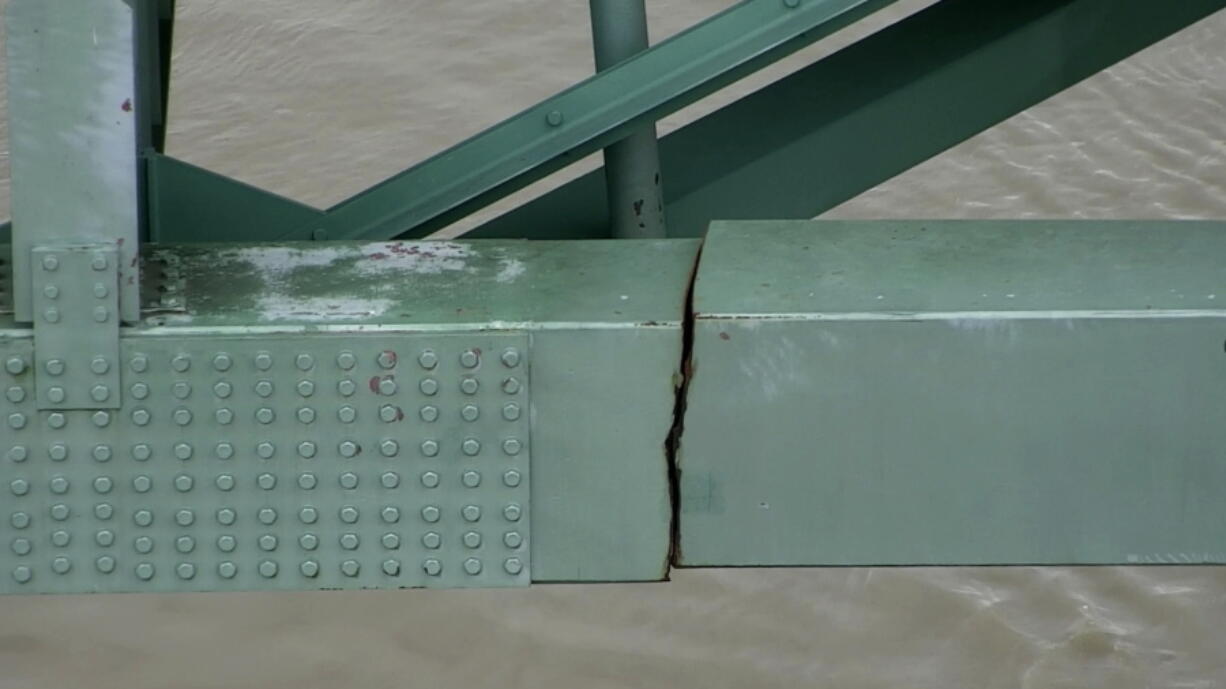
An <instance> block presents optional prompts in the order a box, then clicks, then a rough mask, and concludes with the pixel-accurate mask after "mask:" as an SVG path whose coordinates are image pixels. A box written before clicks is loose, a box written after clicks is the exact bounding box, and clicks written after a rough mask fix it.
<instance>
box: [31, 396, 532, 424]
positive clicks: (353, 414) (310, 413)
mask: <svg viewBox="0 0 1226 689" xmlns="http://www.w3.org/2000/svg"><path fill="white" fill-rule="evenodd" d="M18 389H20V388H18ZM11 397H12V395H10V398H11ZM20 397H21V399H25V392H24V391H22V392H21V395H20ZM140 399H144V398H143V397H141V398H140ZM18 401H21V400H18ZM99 401H101V400H99ZM522 414H523V411H522V409H521V408H520V406H519V405H518V404H516V403H514V402H510V403H507V404H504V405H503V406H502V418H503V419H505V420H507V421H518V420H519V418H520V416H521V415H522ZM419 415H420V417H421V419H422V421H425V422H427V423H433V422H435V421H437V420H438V418H439V410H438V407H434V406H425V407H422V408H421V410H420V412H419ZM480 415H481V409H480V408H479V407H478V406H477V405H474V404H466V405H464V406H463V407H461V408H460V418H461V419H463V420H465V421H469V422H472V421H476V420H477V419H478V418H479V417H480ZM294 416H295V418H297V419H298V421H299V422H301V423H303V424H312V423H314V422H315V420H316V418H317V416H316V411H315V409H314V408H312V407H300V408H299V409H298V410H297V411H296V412H295V414H294ZM403 416H404V412H403V411H402V410H401V409H400V408H399V407H396V406H393V405H390V404H385V405H383V406H381V407H380V408H379V419H380V420H381V421H383V422H385V423H393V422H395V421H399V420H401V419H402V418H403ZM130 418H131V419H132V423H133V424H135V425H137V426H147V425H149V423H150V422H151V421H152V420H153V415H152V414H151V413H150V412H149V410H148V409H146V408H143V407H140V408H137V409H133V410H132V413H131V414H130ZM194 418H195V415H194V414H192V411H191V410H190V409H188V408H186V407H180V408H178V409H175V410H174V411H173V412H172V413H171V419H173V420H174V422H175V423H176V424H178V425H180V426H187V425H190V424H191V423H192V420H193V419H194ZM213 418H215V419H216V420H217V422H218V423H220V424H222V425H229V424H231V423H233V422H234V412H233V411H232V410H230V409H228V408H225V407H223V408H221V409H217V410H215V411H214V412H213ZM253 418H254V419H255V420H256V421H257V422H258V423H260V424H263V425H268V424H271V423H273V422H274V421H276V420H277V413H276V411H275V410H274V409H272V408H271V407H261V408H260V409H257V410H256V411H255V413H254V414H253ZM336 418H337V420H338V421H340V422H341V423H354V422H355V421H357V418H358V410H357V409H355V408H354V407H352V406H350V405H344V406H342V407H340V408H339V409H337V410H336ZM92 420H93V422H94V425H95V426H98V427H99V428H103V427H105V426H107V425H109V424H110V421H111V415H110V413H109V412H97V413H96V414H94V416H93V419H92ZM28 423H29V418H28V417H27V416H26V414H23V413H21V412H14V413H12V414H10V415H9V426H10V427H12V428H13V429H16V430H21V429H23V428H25V427H26V425H27V424H28ZM67 424H68V417H67V416H66V415H65V414H63V413H62V412H52V413H50V414H48V415H47V426H48V427H50V428H52V429H57V430H58V429H61V428H64V427H65V426H66V425H67Z"/></svg>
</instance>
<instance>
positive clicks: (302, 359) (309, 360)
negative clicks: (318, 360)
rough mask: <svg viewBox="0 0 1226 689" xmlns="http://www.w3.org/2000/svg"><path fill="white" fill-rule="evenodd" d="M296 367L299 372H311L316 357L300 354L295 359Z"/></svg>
mask: <svg viewBox="0 0 1226 689" xmlns="http://www.w3.org/2000/svg"><path fill="white" fill-rule="evenodd" d="M294 365H295V366H297V367H298V370H299V371H310V370H311V369H312V368H313V367H314V366H315V357H313V356H311V355H310V354H299V355H298V356H297V357H295V358H294Z"/></svg>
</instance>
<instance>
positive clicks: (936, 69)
mask: <svg viewBox="0 0 1226 689" xmlns="http://www.w3.org/2000/svg"><path fill="white" fill-rule="evenodd" d="M1223 7H1226V2H1223V1H1222V0H1189V1H1186V2H1178V3H1155V2H1141V1H1136V2H1119V1H1118V0H1073V1H1071V2H1070V1H1068V0H1036V1H1032V2H1015V1H1013V0H943V1H942V2H940V3H937V4H936V5H934V6H932V7H930V8H928V9H925V10H923V11H921V12H919V13H917V14H915V15H913V16H911V17H908V18H906V19H904V20H902V21H900V22H899V23H897V24H895V25H893V26H891V27H889V28H886V29H883V30H882V31H880V32H878V33H876V34H873V35H871V36H868V37H866V38H864V39H863V40H861V41H859V42H857V43H855V44H853V45H851V46H849V47H847V48H845V49H843V50H841V51H839V52H837V53H835V54H834V55H831V56H830V57H827V58H824V59H822V60H820V61H818V62H816V63H814V64H813V65H811V66H809V67H806V68H805V69H803V70H801V71H799V72H797V73H796V74H794V75H792V76H790V77H786V78H784V79H782V80H780V81H778V82H776V83H774V84H771V85H770V86H767V87H765V88H763V89H762V90H760V91H757V92H755V93H752V94H750V95H748V96H746V97H744V98H742V99H741V100H739V101H737V102H736V103H734V104H732V105H730V106H728V107H725V108H723V109H721V110H718V111H716V112H714V113H712V114H711V115H708V116H706V117H705V118H703V119H701V120H699V121H697V122H695V123H694V124H691V125H688V126H686V127H683V128H681V129H680V130H678V131H676V132H674V133H672V134H670V135H668V136H666V137H664V138H663V139H662V140H661V142H660V156H661V167H662V171H663V178H664V180H665V181H666V184H665V188H664V193H665V210H666V214H667V218H668V227H669V233H670V234H671V235H672V236H701V235H702V234H703V233H705V232H706V228H707V225H708V224H709V223H710V222H711V221H713V220H726V219H736V218H743V219H759V218H779V219H783V218H795V219H807V218H812V217H815V216H817V215H820V214H821V213H823V212H825V211H827V210H829V209H831V208H833V207H835V206H836V205H838V204H840V203H842V202H843V201H846V200H847V199H850V198H852V197H854V196H856V195H857V194H860V193H862V192H864V191H867V190H868V189H871V188H873V187H874V186H876V185H877V184H880V183H882V182H884V181H886V180H887V179H890V178H891V177H893V176H895V175H897V174H899V173H901V172H903V171H905V170H907V169H909V168H911V167H912V166H915V165H918V164H919V163H921V162H923V161H924V160H927V159H928V158H930V157H932V156H934V155H937V154H939V153H940V152H942V151H944V150H946V149H948V148H949V147H950V146H953V145H955V144H957V143H959V142H961V141H963V140H965V139H967V138H970V137H971V136H973V135H975V134H977V133H979V132H981V131H983V130H985V129H987V128H988V127H991V126H992V125H994V124H996V123H998V122H1000V121H1002V120H1004V119H1005V118H1007V117H1010V116H1011V115H1013V114H1015V113H1017V112H1020V111H1022V110H1023V109H1025V108H1027V107H1030V106H1032V105H1034V104H1036V103H1039V102H1040V101H1042V100H1043V99H1045V98H1048V97H1050V96H1053V95H1055V94H1056V93H1059V92H1060V91H1062V90H1063V89H1066V88H1068V87H1070V86H1072V85H1073V84H1076V83H1077V82H1079V81H1081V80H1082V79H1085V78H1087V77H1089V76H1091V75H1093V74H1095V73H1097V72H1099V71H1100V70H1103V69H1106V68H1107V67H1109V66H1111V65H1112V64H1114V63H1115V62H1117V61H1119V60H1122V59H1124V58H1126V57H1128V56H1129V55H1131V54H1133V53H1135V52H1136V51H1138V50H1141V49H1142V48H1144V47H1146V46H1148V45H1150V44H1152V43H1154V42H1155V41H1158V40H1161V39H1162V38H1165V37H1166V36H1169V35H1170V34H1172V33H1174V32H1175V31H1178V30H1179V29H1181V28H1183V27H1185V26H1187V25H1189V24H1191V23H1193V22H1195V21H1197V20H1199V19H1201V18H1203V17H1205V16H1207V15H1209V14H1211V13H1213V12H1215V11H1218V10H1221V9H1222V8H1223ZM937 36H939V37H940V38H939V40H936V39H934V37H937ZM606 203H607V195H606V192H605V180H604V173H603V171H600V170H598V171H595V172H593V173H590V174H588V175H586V176H584V177H581V178H579V179H578V180H575V181H572V182H568V183H567V184H565V185H563V186H561V187H559V188H558V189H557V190H555V191H552V192H550V193H548V194H546V195H544V196H542V197H541V198H539V199H537V200H535V201H532V202H529V203H526V204H524V205H522V206H520V207H518V208H515V209H513V210H511V211H509V212H508V213H506V214H505V215H503V216H501V217H499V218H495V219H494V220H491V221H490V222H488V223H486V224H484V225H482V226H480V227H478V228H476V229H475V230H474V231H473V232H470V233H469V236H471V237H534V238H542V239H546V238H547V239H564V238H565V239H580V238H588V237H603V236H606V233H607V221H606V219H605V213H604V209H605V207H606Z"/></svg>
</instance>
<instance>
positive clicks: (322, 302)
mask: <svg viewBox="0 0 1226 689" xmlns="http://www.w3.org/2000/svg"><path fill="white" fill-rule="evenodd" d="M394 304H395V302H393V301H392V300H391V299H360V298H356V297H340V296H338V297H310V298H297V297H292V296H287V295H284V294H265V295H262V296H261V297H260V298H259V300H257V301H256V309H258V310H259V313H260V320H262V321H266V322H267V321H287V320H301V319H303V318H310V319H311V320H319V321H337V320H353V319H361V318H377V317H379V316H382V315H383V314H385V313H387V311H388V310H389V309H391V308H392V306H393V305H394Z"/></svg>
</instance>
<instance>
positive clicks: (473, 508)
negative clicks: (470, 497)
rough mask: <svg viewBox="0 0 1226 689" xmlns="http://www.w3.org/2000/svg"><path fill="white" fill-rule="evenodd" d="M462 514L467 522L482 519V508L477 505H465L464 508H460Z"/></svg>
mask: <svg viewBox="0 0 1226 689" xmlns="http://www.w3.org/2000/svg"><path fill="white" fill-rule="evenodd" d="M460 514H461V515H462V516H463V517H464V521H466V522H477V521H481V508H480V507H478V506H477V505H465V506H464V509H462V510H460Z"/></svg>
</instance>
